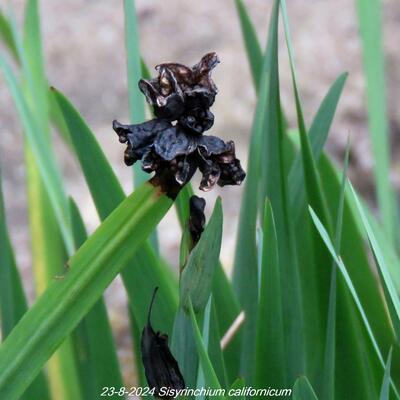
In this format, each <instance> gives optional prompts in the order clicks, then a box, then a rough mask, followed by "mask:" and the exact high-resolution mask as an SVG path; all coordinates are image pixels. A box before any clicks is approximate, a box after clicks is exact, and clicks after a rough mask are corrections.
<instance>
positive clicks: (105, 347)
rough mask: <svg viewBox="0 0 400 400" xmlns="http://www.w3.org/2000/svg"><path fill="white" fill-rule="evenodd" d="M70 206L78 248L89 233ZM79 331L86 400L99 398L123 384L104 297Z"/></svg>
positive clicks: (77, 339) (74, 207)
mask: <svg viewBox="0 0 400 400" xmlns="http://www.w3.org/2000/svg"><path fill="white" fill-rule="evenodd" d="M70 208H71V213H70V214H71V219H72V221H71V226H72V228H73V232H74V240H75V245H76V248H79V247H80V246H81V245H83V243H84V242H85V241H86V240H87V233H86V229H85V225H84V223H83V220H82V217H81V215H80V212H79V209H78V207H77V205H76V204H75V202H74V201H73V200H72V199H71V200H70ZM77 331H78V333H79V334H75V349H76V355H77V357H78V358H79V367H80V378H81V386H82V388H83V391H84V398H85V400H89V399H93V400H95V399H97V398H98V397H99V393H101V392H102V390H103V388H104V387H105V386H108V387H116V388H117V387H122V386H123V382H122V376H121V372H120V370H119V365H118V358H117V354H116V349H115V344H114V339H113V335H112V331H111V326H110V323H109V320H108V316H107V310H106V306H105V303H104V300H103V299H102V298H100V299H99V300H98V301H97V302H96V304H95V305H94V306H93V308H92V309H91V310H90V311H89V312H88V314H87V315H86V316H85V318H84V319H83V320H82V321H81V323H80V324H79V326H78V328H77ZM82 339H84V340H82ZM115 397H117V396H115Z"/></svg>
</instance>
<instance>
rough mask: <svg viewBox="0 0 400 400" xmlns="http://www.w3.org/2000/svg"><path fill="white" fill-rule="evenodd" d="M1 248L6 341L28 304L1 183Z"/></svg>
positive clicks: (0, 290)
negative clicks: (11, 239) (7, 220)
mask: <svg viewBox="0 0 400 400" xmlns="http://www.w3.org/2000/svg"><path fill="white" fill-rule="evenodd" d="M0 248H1V249H2V250H1V252H0V310H1V311H0V316H1V334H2V337H3V340H4V338H6V337H7V336H8V334H9V333H10V332H11V331H12V329H13V328H14V326H15V325H16V323H17V322H18V321H19V320H20V319H21V317H22V316H23V315H24V313H25V312H26V310H27V302H26V298H25V293H24V289H23V287H22V283H21V277H20V275H19V272H18V269H17V265H16V263H15V256H14V252H13V249H12V247H11V242H10V237H9V235H8V230H7V223H6V215H5V209H4V200H3V192H2V188H1V181H0Z"/></svg>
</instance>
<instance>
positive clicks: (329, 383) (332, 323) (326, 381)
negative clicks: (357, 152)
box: [321, 143, 350, 400]
mask: <svg viewBox="0 0 400 400" xmlns="http://www.w3.org/2000/svg"><path fill="white" fill-rule="evenodd" d="M349 154H350V144H349V143H348V145H347V149H346V155H345V159H344V167H343V174H342V181H341V185H340V193H339V204H338V211H337V216H336V231H335V250H336V252H337V253H340V243H341V240H342V229H343V209H344V195H345V188H346V178H347V168H348V165H349ZM336 275H337V270H336V264H335V263H334V262H333V265H332V272H331V284H330V290H329V306H328V322H327V329H326V346H325V356H324V372H323V381H322V387H321V394H322V398H324V399H327V400H333V399H334V398H335V365H336V364H335V353H336V308H337V304H336V303H337V300H336V296H337V283H336V281H337V277H336Z"/></svg>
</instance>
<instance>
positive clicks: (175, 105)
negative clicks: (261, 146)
mask: <svg viewBox="0 0 400 400" xmlns="http://www.w3.org/2000/svg"><path fill="white" fill-rule="evenodd" d="M218 63H219V59H218V56H217V55H216V53H208V54H206V55H205V56H203V58H202V59H201V60H200V62H199V63H197V64H196V65H194V66H193V67H191V68H190V67H187V66H185V65H182V64H177V63H165V64H160V65H158V66H156V70H157V72H158V76H157V77H156V78H154V79H150V80H145V79H141V80H140V81H139V89H140V90H141V91H142V92H143V94H144V95H145V96H146V99H147V102H148V103H149V104H150V105H151V106H152V107H153V111H154V115H155V118H154V119H152V120H150V121H147V122H144V123H142V124H136V125H124V124H121V123H119V122H118V121H114V122H113V129H114V130H115V132H116V133H117V134H118V136H119V140H120V142H121V143H126V145H127V148H126V150H125V163H126V164H127V165H132V164H134V163H135V162H136V161H138V160H141V163H142V169H143V170H144V171H146V172H149V173H150V172H155V176H154V178H153V183H155V184H159V185H162V186H164V187H165V189H166V191H167V193H169V194H170V195H172V196H175V195H176V194H177V193H178V192H179V189H180V188H181V187H182V186H183V185H185V184H186V183H187V182H189V181H190V179H191V178H192V176H193V175H194V173H195V172H196V170H197V169H199V170H200V172H201V173H202V179H201V182H200V189H201V190H203V191H208V190H210V189H212V187H213V186H214V185H215V184H218V185H220V186H224V185H239V184H240V183H241V182H242V181H243V179H244V178H245V176H246V174H245V172H244V171H243V169H242V167H241V165H240V161H239V160H238V159H237V158H236V155H235V145H234V143H233V142H232V141H229V142H224V141H223V140H222V139H220V138H218V137H216V136H208V135H204V134H203V133H204V132H205V131H207V130H209V129H210V128H211V127H212V125H213V123H214V115H213V114H212V112H211V111H210V107H211V106H212V105H213V103H214V101H215V96H216V95H217V92H218V91H217V87H216V86H215V84H214V82H213V80H212V79H211V71H212V69H213V68H214V67H215V66H216V65H217V64H218Z"/></svg>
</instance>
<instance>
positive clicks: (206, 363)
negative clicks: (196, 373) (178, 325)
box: [189, 304, 225, 400]
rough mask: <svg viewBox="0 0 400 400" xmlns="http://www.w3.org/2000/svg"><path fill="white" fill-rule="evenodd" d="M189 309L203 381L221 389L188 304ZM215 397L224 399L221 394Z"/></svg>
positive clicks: (213, 387)
mask: <svg viewBox="0 0 400 400" xmlns="http://www.w3.org/2000/svg"><path fill="white" fill-rule="evenodd" d="M189 309H190V319H191V321H192V327H193V333H194V341H195V344H196V349H197V353H198V355H199V359H200V365H201V368H202V370H203V373H204V381H205V384H206V386H207V387H209V388H212V389H221V385H220V383H219V381H218V378H217V375H216V373H215V371H214V368H213V366H212V364H211V361H210V358H209V356H208V353H207V349H206V347H205V346H204V342H203V339H202V337H201V333H200V329H199V327H198V325H197V321H196V317H195V315H194V311H193V307H192V306H191V304H189ZM221 393H222V392H221ZM213 397H214V398H216V399H221V400H222V399H225V397H224V396H223V395H222V394H216V395H214V396H213Z"/></svg>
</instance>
